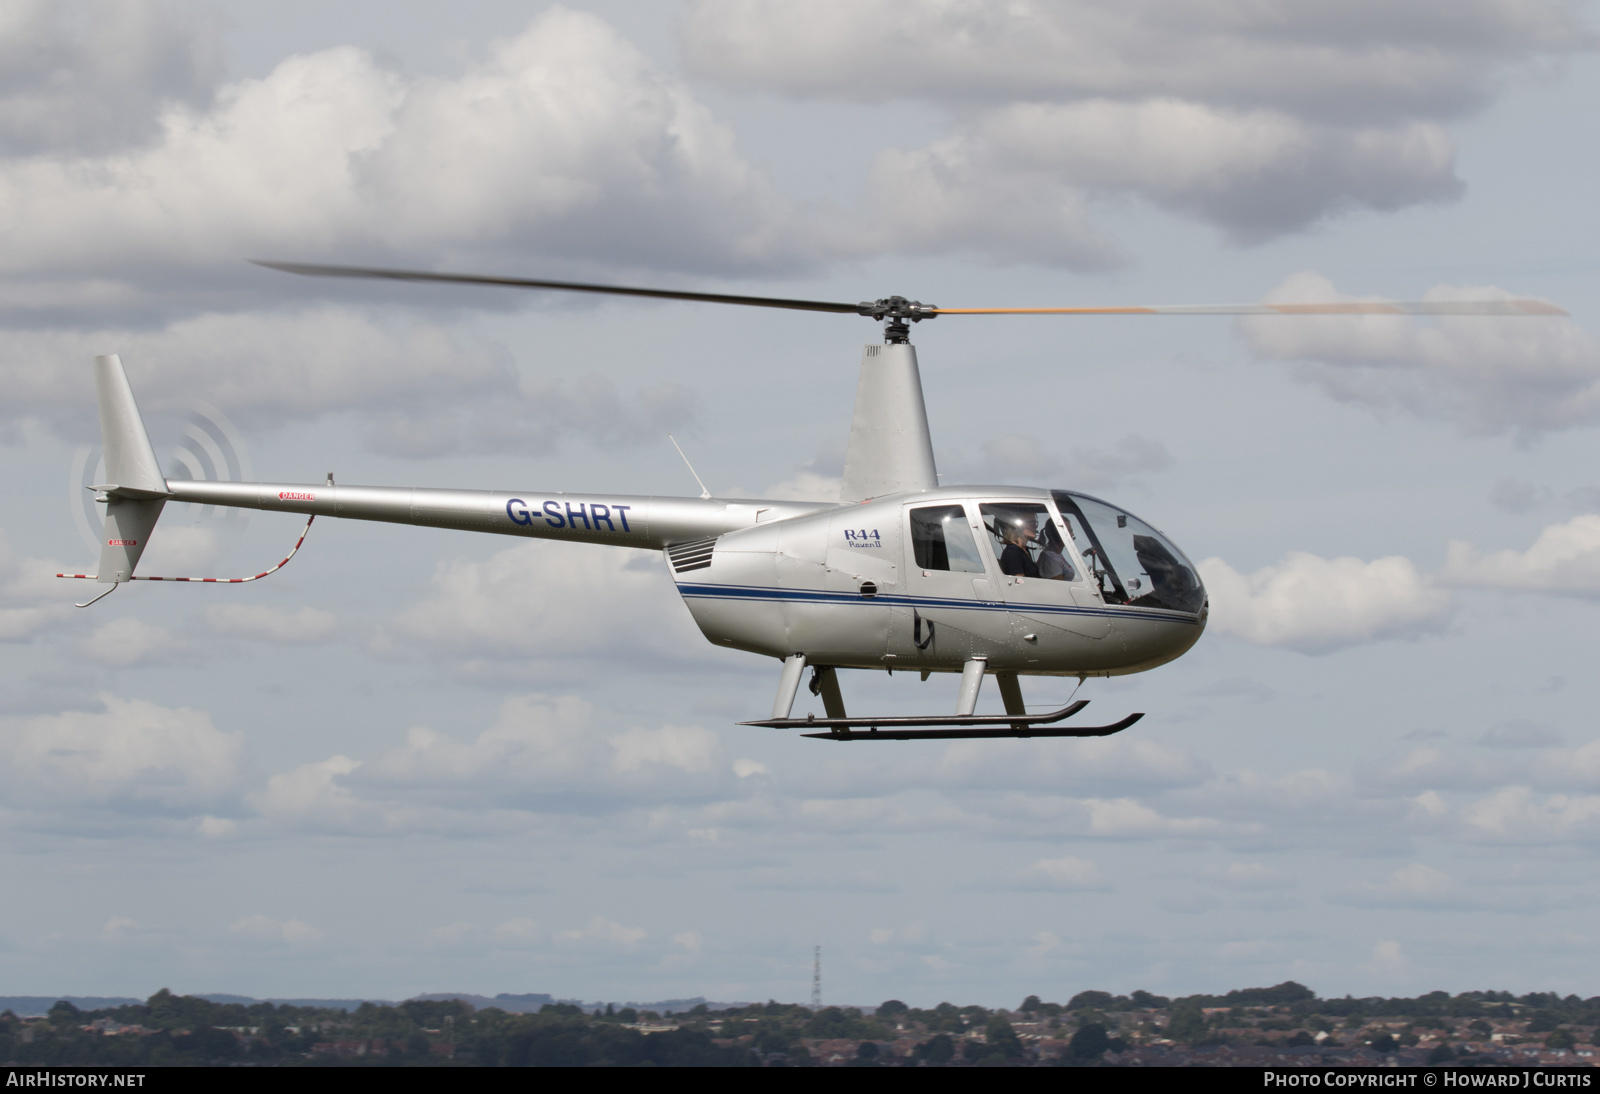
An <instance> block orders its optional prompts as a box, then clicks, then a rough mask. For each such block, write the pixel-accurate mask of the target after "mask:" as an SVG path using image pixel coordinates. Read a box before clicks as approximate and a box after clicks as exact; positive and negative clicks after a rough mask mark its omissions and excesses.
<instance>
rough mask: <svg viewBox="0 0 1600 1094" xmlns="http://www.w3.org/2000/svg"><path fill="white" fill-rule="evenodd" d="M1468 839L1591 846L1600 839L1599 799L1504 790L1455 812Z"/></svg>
mask: <svg viewBox="0 0 1600 1094" xmlns="http://www.w3.org/2000/svg"><path fill="white" fill-rule="evenodd" d="M1458 816H1459V818H1460V821H1461V823H1462V826H1463V829H1464V831H1465V833H1466V835H1467V837H1468V838H1469V839H1476V840H1483V841H1488V842H1495V843H1520V844H1569V843H1580V844H1589V843H1593V842H1594V841H1595V840H1596V839H1597V838H1600V795H1595V794H1549V795H1546V796H1545V797H1544V798H1542V799H1541V798H1540V797H1539V796H1538V795H1537V794H1535V793H1534V791H1533V790H1532V789H1530V788H1529V787H1526V786H1504V787H1501V788H1500V789H1498V790H1495V791H1494V792H1492V793H1490V794H1487V795H1485V796H1484V797H1482V798H1480V799H1478V800H1477V801H1475V802H1470V803H1468V804H1467V805H1464V806H1462V807H1461V808H1460V810H1459V811H1458Z"/></svg>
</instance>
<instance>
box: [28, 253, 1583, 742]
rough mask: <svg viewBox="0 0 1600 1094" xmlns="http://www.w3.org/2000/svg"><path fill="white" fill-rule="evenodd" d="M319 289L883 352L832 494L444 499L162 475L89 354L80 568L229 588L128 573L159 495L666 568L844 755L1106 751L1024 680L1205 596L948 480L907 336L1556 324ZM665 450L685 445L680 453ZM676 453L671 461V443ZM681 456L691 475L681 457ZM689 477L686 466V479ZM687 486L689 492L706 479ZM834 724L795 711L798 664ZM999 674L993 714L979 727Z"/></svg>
mask: <svg viewBox="0 0 1600 1094" xmlns="http://www.w3.org/2000/svg"><path fill="white" fill-rule="evenodd" d="M256 264H257V265H260V266H264V267H267V268H270V269H274V270H278V271H282V272H286V273H292V274H300V275H306V276H317V277H355V278H375V279H384V280H393V281H403V282H423V283H446V284H458V285H474V286H484V287H494V286H498V287H507V288H517V289H537V290H549V291H562V292H575V293H591V294H605V295H615V296H633V297H645V298H653V299H664V300H687V301H698V302H702V303H714V304H732V305H743V306H752V307H764V308H784V309H791V310H800V311H815V312H828V313H834V314H843V315H856V316H864V317H867V318H870V319H872V320H874V321H877V322H880V323H882V324H883V340H882V342H873V343H869V344H868V345H867V346H866V347H865V348H864V350H863V352H862V358H861V370H860V376H859V379H858V382H857V387H856V399H855V407H854V411H853V413H852V418H851V424H850V435H849V442H848V445H847V448H846V454H845V462H844V473H843V479H842V484H841V488H840V494H839V497H838V498H837V499H834V500H817V501H773V500H765V499H744V498H715V497H712V496H711V493H710V491H708V490H706V489H705V488H704V485H703V484H702V485H701V495H700V496H699V497H662V496H642V495H622V494H617V495H613V494H588V493H583V494H578V493H568V492H563V491H536V490H517V491H505V490H498V491H497V490H445V489H424V488H409V487H384V486H346V485H343V484H337V483H335V481H334V478H333V475H332V474H329V475H328V477H327V481H326V482H323V483H311V484H294V483H270V482H218V481H199V480H184V479H168V478H166V477H165V476H163V475H162V473H161V471H160V467H159V465H158V462H157V460H156V456H155V452H154V449H153V448H152V447H151V444H150V439H149V436H148V434H147V433H146V431H145V427H144V423H143V420H142V418H141V416H140V414H139V409H138V406H137V404H136V402H135V400H134V395H133V390H132V387H131V386H130V384H129V381H128V377H127V373H126V371H125V370H124V368H123V365H122V362H121V360H120V358H119V357H117V356H116V355H114V354H111V355H104V356H99V357H96V358H95V360H94V375H95V383H96V390H97V396H98V402H99V410H100V426H101V439H102V446H103V449H104V456H105V468H106V476H107V480H108V481H107V482H105V483H101V484H96V485H94V486H91V487H90V489H92V490H94V491H95V500H96V501H97V502H102V503H104V504H105V505H106V516H105V527H104V533H103V535H102V542H101V548H100V560H99V565H98V568H97V570H96V572H95V573H93V574H58V575H57V576H58V577H72V578H80V579H90V580H95V581H97V582H99V583H102V584H109V585H110V586H111V588H109V589H107V590H105V591H104V592H102V593H100V594H99V595H97V596H95V597H94V598H92V599H91V600H89V601H87V602H86V603H84V604H79V605H78V606H79V607H88V606H89V605H90V604H93V603H95V602H96V601H98V600H101V599H103V598H104V597H105V596H107V595H109V594H110V593H112V592H114V591H115V590H116V589H117V588H119V587H120V586H121V585H122V584H123V583H125V582H128V581H194V582H204V583H234V584H237V583H242V582H246V581H254V580H258V579H260V578H263V577H266V576H268V575H270V574H271V573H274V572H276V570H278V569H280V568H281V567H282V566H283V565H285V564H286V563H287V562H288V561H289V560H290V559H292V558H293V557H294V554H295V552H297V551H298V550H299V549H300V546H301V545H302V544H303V543H304V541H305V536H306V533H305V532H302V533H301V536H300V540H299V541H298V542H296V544H295V547H294V550H292V551H291V552H290V553H289V555H288V556H287V557H286V558H285V559H284V560H283V561H282V562H280V563H278V565H277V566H274V567H272V568H271V569H269V570H267V571H264V572H262V573H259V574H256V575H254V576H252V577H245V578H226V579H218V578H164V577H150V576H145V575H136V574H135V572H134V571H135V569H136V568H137V566H138V563H139V558H140V556H141V555H142V553H143V552H144V549H145V547H146V546H147V545H148V541H149V537H150V535H151V533H152V531H153V530H154V528H155V526H156V522H157V520H158V519H159V518H160V516H161V512H162V508H163V507H164V506H165V505H166V503H167V502H168V501H178V502H189V503H195V504H199V505H207V506H219V507H232V508H242V509H262V510H270V511H276V512H287V513H299V514H304V515H306V516H307V517H308V520H307V524H306V530H307V531H309V529H310V526H311V522H312V521H314V520H315V519H316V518H317V517H318V516H330V517H340V518H346V519H353V520H370V521H383V522H388V523H395V524H413V525H421V526H425V527H432V528H450V529H456V530H459V531H468V532H488V533H492V534H496V535H508V536H522V537H529V538H536V539H551V540H565V541H569V542H576V543H595V544H606V545H611V546H618V547H632V548H637V549H642V550H650V551H660V552H662V553H663V555H664V558H665V561H666V564H667V569H668V571H669V572H670V574H671V576H672V579H673V581H674V583H675V584H676V586H677V590H678V592H679V594H680V595H681V597H682V598H683V601H684V604H685V605H686V606H687V607H688V610H689V612H690V614H691V615H692V617H693V618H694V621H695V623H696V624H697V625H698V626H699V628H700V630H701V633H702V634H704V635H705V637H706V639H707V640H708V641H710V642H711V643H712V644H714V645H717V646H721V647H725V648H728V649H735V650H743V651H746V652H749V653H754V654H759V655H761V656H764V657H770V658H774V659H776V660H777V661H779V662H780V664H781V668H780V671H779V675H778V687H777V692H776V695H775V697H774V699H773V704H772V711H771V715H770V717H767V718H763V719H755V720H751V721H746V722H740V723H739V724H740V725H743V726H756V727H766V728H774V729H801V730H804V731H806V732H804V733H803V736H806V737H812V738H819V739H825V740H833V741H857V740H902V741H903V740H918V739H949V738H995V737H1095V736H1107V735H1110V734H1113V733H1118V732H1121V731H1122V730H1124V729H1127V728H1128V727H1129V726H1131V725H1133V724H1134V723H1136V722H1138V721H1139V720H1140V719H1141V718H1142V717H1143V716H1144V715H1143V714H1142V713H1134V714H1130V715H1128V716H1126V717H1124V718H1122V719H1120V720H1119V721H1116V722H1113V723H1110V724H1108V725H1101V726H1070V727H1069V726H1063V725H1062V724H1061V723H1063V722H1065V721H1067V720H1068V719H1070V718H1071V717H1072V716H1073V715H1075V714H1077V713H1078V712H1079V711H1081V710H1082V709H1083V708H1084V707H1085V706H1087V705H1088V703H1087V701H1085V700H1078V701H1075V702H1069V703H1068V704H1067V705H1066V706H1064V707H1062V708H1060V709H1058V710H1053V711H1049V712H1045V713H1039V714H1029V713H1028V712H1027V706H1026V704H1025V702H1024V699H1023V695H1022V689H1021V683H1020V681H1021V678H1023V677H1029V676H1053V677H1069V678H1070V677H1076V678H1078V679H1079V681H1080V682H1082V681H1083V680H1085V679H1087V678H1088V677H1091V676H1099V677H1108V676H1120V675H1126V674H1130V673H1137V672H1145V671H1148V670H1150V669H1153V668H1156V667H1158V666H1160V665H1164V664H1166V663H1168V662H1170V661H1173V660H1175V659H1176V658H1178V657H1181V656H1182V655H1183V654H1184V653H1186V652H1187V651H1188V650H1189V649H1191V648H1192V647H1193V646H1194V645H1195V643H1196V642H1198V641H1199V639H1200V636H1201V634H1202V633H1203V632H1204V630H1205V626H1206V620H1207V616H1208V614H1209V611H1210V602H1209V599H1208V597H1207V594H1206V590H1205V586H1204V584H1203V583H1202V582H1201V580H1200V575H1199V573H1198V571H1197V570H1196V568H1195V566H1194V564H1193V563H1191V562H1190V561H1189V559H1188V558H1187V557H1186V556H1185V555H1184V553H1183V552H1182V550H1180V549H1179V547H1178V546H1177V544H1176V543H1175V542H1174V541H1173V540H1172V539H1171V538H1170V537H1168V536H1167V535H1165V534H1164V533H1162V532H1161V531H1159V530H1158V529H1157V528H1156V527H1155V526H1153V525H1151V524H1149V523H1147V522H1145V521H1143V520H1141V519H1140V518H1138V517H1136V516H1135V515H1134V514H1132V513H1130V512H1129V511H1128V510H1127V509H1125V508H1123V507H1121V506H1119V505H1116V504H1113V503H1111V502H1109V501H1105V500H1102V499H1100V498H1097V497H1093V496H1091V495H1089V494H1085V493H1082V492H1080V491H1075V490H1071V489H1044V488H1039V487H1017V486H941V485H940V483H939V476H938V472H937V470H936V465H935V460H934V451H933V442H932V438H931V435H930V433H929V429H928V416H927V411H926V408H925V405H924V402H923V394H922V381H921V375H920V372H919V371H918V365H917V354H916V349H915V347H913V346H912V344H911V337H910V334H911V326H912V324H916V323H920V322H923V321H927V320H932V319H936V318H939V317H942V316H953V315H1430V316H1448V315H1501V316H1551V315H1565V314H1566V312H1564V311H1563V310H1562V309H1560V308H1558V307H1555V306H1554V305H1552V304H1549V303H1547V302H1544V301H1540V300H1530V299H1490V300H1454V301H1438V300H1435V301H1418V302H1398V301H1345V302H1334V303H1258V304H1239V305H1160V306H1133V307H1059V308H945V307H936V306H934V305H928V304H923V303H921V302H920V301H916V300H910V299H907V298H905V297H901V296H889V297H882V298H879V299H876V300H871V301H864V302H861V303H855V304H851V303H842V302H830V301H816V300H795V299H784V298H779V297H765V296H744V295H733V294H725V293H706V292H689V291H680V290H672V289H653V288H637V287H627V286H618V285H605V284H591V283H586V282H573V281H549V280H534V279H525V278H511V277H496V276H486V275H476V274H456V273H435V272H428V271H421V270H399V269H384V268H378V267H361V266H329V265H314V264H306V263H290V262H268V261H260V262H257V263H256ZM674 444H676V442H674ZM680 454H681V449H680ZM685 462H686V463H687V458H685ZM690 471H691V473H692V472H693V467H692V466H691V467H690ZM696 479H697V481H698V476H696ZM807 669H810V673H811V675H810V681H809V688H810V690H811V692H812V693H813V694H814V695H817V696H820V698H821V699H822V703H823V708H824V710H825V712H826V717H822V718H817V717H815V716H814V715H807V716H806V717H804V718H795V717H792V716H791V715H792V712H793V708H794V702H795V699H796V696H797V694H798V692H799V688H800V686H801V683H802V681H803V680H804V678H805V675H806V670H807ZM841 669H865V670H877V671H882V670H887V671H888V672H889V673H891V674H892V673H894V672H895V671H896V670H899V671H901V672H914V673H917V674H918V675H919V676H920V678H921V679H922V680H924V681H925V680H927V679H928V678H929V676H930V675H931V674H933V673H952V674H954V673H959V674H960V677H961V682H960V689H959V692H958V696H957V701H956V710H955V712H954V713H953V714H943V715H923V716H905V715H894V716H873V717H851V716H850V715H848V714H847V713H846V708H845V703H844V697H843V693H842V691H841V689H840V685H839V670H841ZM987 676H993V677H994V679H995V683H996V686H997V687H998V690H999V692H1000V697H1001V700H1002V703H1003V705H1004V710H1005V713H1004V715H996V716H989V715H979V714H977V713H976V709H977V702H978V696H979V692H980V690H981V688H982V685H983V681H984V679H985V677H987Z"/></svg>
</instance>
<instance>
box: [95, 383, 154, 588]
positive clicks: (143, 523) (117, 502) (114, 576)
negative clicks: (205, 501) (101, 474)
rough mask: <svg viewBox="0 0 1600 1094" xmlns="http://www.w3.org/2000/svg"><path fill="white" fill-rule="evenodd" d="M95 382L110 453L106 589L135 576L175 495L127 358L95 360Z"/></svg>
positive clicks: (103, 490)
mask: <svg viewBox="0 0 1600 1094" xmlns="http://www.w3.org/2000/svg"><path fill="white" fill-rule="evenodd" d="M94 382H95V388H96V391H97V392H98V394H99V399H100V440H101V444H102V446H103V447H104V448H105V457H106V478H107V480H109V481H107V482H104V483H100V484H97V485H96V486H95V487H94V489H95V491H96V498H95V500H96V501H102V500H103V501H104V502H105V503H106V527H105V534H104V535H103V536H102V537H101V543H100V570H99V574H98V580H99V581H100V582H101V583H102V584H109V583H112V582H117V583H120V582H123V581H126V580H128V579H129V578H130V577H132V576H133V568H134V567H135V566H137V565H138V564H139V556H140V555H142V554H143V553H144V549H145V544H146V542H147V541H148V540H149V538H150V532H151V530H152V529H154V528H155V526H156V520H157V518H159V517H160V516H161V510H162V507H163V506H165V505H166V504H167V498H169V497H171V496H172V495H171V494H170V493H168V491H167V480H166V479H165V478H163V477H162V475H161V467H160V464H158V463H157V462H156V453H155V449H153V448H151V447H150V437H149V435H148V434H146V433H145V430H144V420H143V419H142V418H140V417H139V407H138V405H137V404H136V403H135V402H134V401H133V389H132V388H131V387H129V386H128V375H127V373H125V372H124V371H123V370H122V359H121V358H119V357H118V356H117V355H116V354H114V353H112V354H107V355H106V356H103V357H96V358H95V359H94Z"/></svg>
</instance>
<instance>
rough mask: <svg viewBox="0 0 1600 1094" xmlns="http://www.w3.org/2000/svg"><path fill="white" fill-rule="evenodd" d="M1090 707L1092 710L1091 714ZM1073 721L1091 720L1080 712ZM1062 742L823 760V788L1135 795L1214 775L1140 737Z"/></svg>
mask: <svg viewBox="0 0 1600 1094" xmlns="http://www.w3.org/2000/svg"><path fill="white" fill-rule="evenodd" d="M1091 709H1092V708H1091ZM1079 717H1080V718H1081V717H1091V715H1090V714H1089V713H1088V712H1087V711H1086V712H1085V713H1084V714H1082V715H1079ZM1062 744H1063V742H1061V741H1049V742H1042V741H1020V740H1011V741H981V742H979V741H960V742H953V743H951V744H949V745H947V746H945V747H944V748H942V749H939V750H937V751H930V752H929V753H928V754H927V755H925V756H913V757H906V758H900V757H889V758H886V759H885V760H880V761H873V760H862V759H852V760H851V761H850V762H848V763H843V762H841V763H834V762H829V763H828V764H827V766H826V767H825V768H824V772H825V774H826V776H827V782H826V783H825V784H823V785H825V786H826V787H827V789H829V790H830V791H832V792H835V793H839V794H882V793H887V792H892V791H895V790H914V789H921V788H924V787H930V786H934V787H939V788H941V789H945V790H951V791H963V790H977V789H981V788H988V789H1003V790H1007V791H1020V790H1025V789H1036V790H1044V791H1057V792H1059V791H1066V790H1071V789H1079V790H1095V791H1098V792H1100V793H1102V794H1103V793H1106V792H1108V791H1111V790H1121V789H1132V788H1138V789H1141V790H1150V789H1170V788H1174V787H1182V786H1197V785H1199V784H1200V783H1202V782H1204V781H1205V780H1206V779H1207V778H1209V777H1210V776H1211V774H1212V771H1211V768H1210V766H1209V765H1208V764H1207V763H1206V762H1205V761H1204V760H1202V759H1201V758H1200V757H1198V756H1196V755H1195V754H1194V753H1193V752H1191V751H1189V750H1188V749H1184V748H1179V747H1175V746H1173V745H1170V744H1166V743H1164V742H1161V741H1155V740H1150V739H1149V738H1143V737H1096V738H1086V739H1083V740H1077V741H1073V742H1071V743H1070V745H1069V746H1068V747H1066V748H1062V747H1060V746H1061V745H1062Z"/></svg>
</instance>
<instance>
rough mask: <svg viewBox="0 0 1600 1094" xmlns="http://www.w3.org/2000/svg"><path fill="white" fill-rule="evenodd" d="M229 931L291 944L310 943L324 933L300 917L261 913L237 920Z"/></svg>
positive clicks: (260, 939) (260, 940)
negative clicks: (284, 917)
mask: <svg viewBox="0 0 1600 1094" xmlns="http://www.w3.org/2000/svg"><path fill="white" fill-rule="evenodd" d="M228 931H229V932H230V933H232V934H235V935H238V936H239V937H241V938H248V939H250V940H252V941H255V942H267V943H273V942H277V943H287V944H288V945H291V946H305V945H310V944H311V943H313V942H321V941H322V939H323V933H322V932H321V931H319V930H318V929H317V928H315V927H313V926H312V925H311V924H309V923H306V922H303V921H301V920H298V919H273V918H272V917H271V916H266V915H261V914H259V913H257V914H256V915H249V916H245V917H244V918H243V919H240V920H237V921H235V922H234V923H232V924H230V925H229V927H228Z"/></svg>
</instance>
